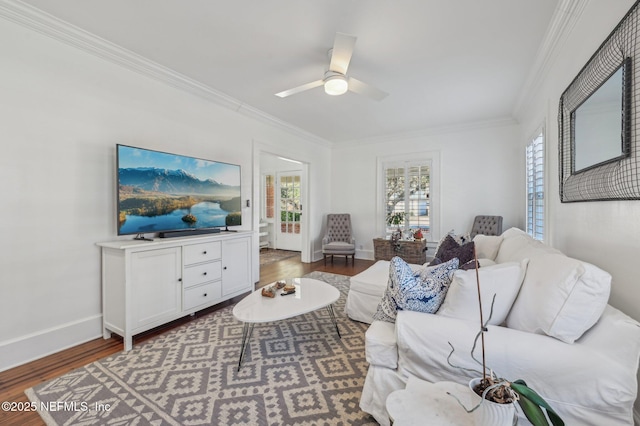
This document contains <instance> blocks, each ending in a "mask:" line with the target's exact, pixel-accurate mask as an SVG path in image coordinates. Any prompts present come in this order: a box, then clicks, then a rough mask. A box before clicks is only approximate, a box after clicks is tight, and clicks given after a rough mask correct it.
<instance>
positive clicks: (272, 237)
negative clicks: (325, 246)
mask: <svg viewBox="0 0 640 426" xmlns="http://www.w3.org/2000/svg"><path fill="white" fill-rule="evenodd" d="M254 149H255V151H254V155H255V157H254V165H255V166H254V167H255V168H254V170H257V171H258V173H257V174H256V175H254V176H255V177H254V178H255V179H256V180H255V181H254V182H255V186H254V189H255V192H254V199H255V200H256V203H255V204H254V214H255V216H254V217H255V218H256V224H255V226H256V228H254V229H258V230H259V231H258V233H259V235H260V239H259V244H260V245H259V252H260V253H266V252H267V249H268V250H273V249H276V250H286V251H294V252H296V253H297V254H298V255H299V256H300V260H301V261H302V262H305V263H307V262H310V261H311V260H310V259H311V247H310V242H309V236H308V233H309V224H308V223H307V217H306V216H307V215H306V211H305V210H306V205H307V203H308V201H307V200H308V197H309V187H308V182H309V180H308V175H309V165H308V164H307V163H305V162H302V161H298V160H295V159H293V158H289V157H285V156H283V155H278V154H276V153H275V152H273V151H271V149H269V150H268V151H267V148H266V147H265V146H261V144H259V143H256V145H255V146H254ZM280 254H283V255H284V254H286V253H280ZM262 257H264V256H262ZM260 260H262V259H260ZM256 263H258V262H256ZM257 266H258V265H257ZM258 267H259V266H258Z"/></svg>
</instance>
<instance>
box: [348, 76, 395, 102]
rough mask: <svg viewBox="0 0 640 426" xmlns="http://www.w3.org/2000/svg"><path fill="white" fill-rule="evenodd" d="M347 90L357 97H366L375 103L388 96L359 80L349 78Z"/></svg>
mask: <svg viewBox="0 0 640 426" xmlns="http://www.w3.org/2000/svg"><path fill="white" fill-rule="evenodd" d="M349 90H351V91H352V92H355V93H357V94H359V95H364V96H368V97H370V98H371V99H375V100H376V101H381V100H383V99H384V98H386V97H387V96H388V95H389V94H388V93H386V92H383V91H382V90H380V89H378V88H375V87H373V86H370V85H368V84H367V83H363V82H362V81H360V80H356V79H355V78H353V77H349Z"/></svg>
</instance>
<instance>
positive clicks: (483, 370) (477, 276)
mask: <svg viewBox="0 0 640 426" xmlns="http://www.w3.org/2000/svg"><path fill="white" fill-rule="evenodd" d="M473 260H474V262H475V265H474V266H475V267H476V284H477V286H478V306H480V339H481V345H482V379H483V380H486V379H487V364H486V360H485V357H484V319H483V318H482V296H481V295H480V274H479V272H478V255H477V253H476V246H475V244H474V245H473Z"/></svg>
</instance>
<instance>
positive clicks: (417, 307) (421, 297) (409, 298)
mask: <svg viewBox="0 0 640 426" xmlns="http://www.w3.org/2000/svg"><path fill="white" fill-rule="evenodd" d="M459 263H460V262H459V261H458V258H457V257H454V258H453V259H451V260H449V261H448V262H444V263H440V264H439V265H436V266H433V267H427V268H425V269H423V270H422V272H421V273H420V275H419V276H418V277H417V279H416V280H414V281H406V282H404V283H403V285H401V286H400V288H399V289H398V296H397V297H396V304H397V306H398V310H399V311H401V310H404V311H417V312H425V313H428V314H435V313H436V312H437V311H438V309H440V305H442V302H444V298H445V296H446V295H447V291H448V290H449V284H451V280H452V279H453V273H454V272H455V271H456V270H457V269H458V266H459Z"/></svg>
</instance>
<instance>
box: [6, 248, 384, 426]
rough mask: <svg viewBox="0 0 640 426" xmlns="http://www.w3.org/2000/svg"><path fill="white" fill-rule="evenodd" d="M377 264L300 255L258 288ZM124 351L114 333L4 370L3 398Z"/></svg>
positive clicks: (265, 274)
mask: <svg viewBox="0 0 640 426" xmlns="http://www.w3.org/2000/svg"><path fill="white" fill-rule="evenodd" d="M373 263H374V262H373V261H369V260H359V259H356V260H355V264H354V265H352V264H351V262H349V263H348V264H347V263H346V262H345V260H344V259H343V258H336V259H335V260H334V262H333V264H331V262H330V261H327V265H326V266H325V265H324V262H323V261H319V262H314V263H302V262H300V257H299V256H298V257H293V258H289V259H286V260H282V261H280V262H275V263H271V264H269V265H266V266H263V267H261V269H260V282H259V283H258V286H257V287H261V286H264V285H266V284H269V283H272V282H274V281H277V280H279V279H281V278H292V277H299V276H302V275H305V274H308V273H309V272H313V271H323V272H331V273H334V274H341V275H349V276H352V275H355V274H357V273H359V272H362V271H364V270H365V269H367V268H368V267H369V266H371V265H372V264H373ZM241 298H242V296H239V297H237V298H235V299H233V300H230V301H227V302H224V303H221V304H219V305H216V306H213V307H211V308H208V309H205V310H203V311H200V312H197V313H196V314H195V315H194V316H188V317H185V318H182V319H179V320H177V321H174V322H172V323H169V324H166V325H164V326H161V327H158V328H155V329H153V330H150V331H148V332H145V333H142V334H139V335H137V336H135V337H134V339H133V343H134V345H135V344H136V343H140V342H143V341H145V340H148V339H150V338H152V337H154V336H157V335H158V334H161V333H163V332H165V331H167V330H170V329H172V328H174V327H177V326H179V325H182V324H185V323H188V322H190V321H193V320H194V318H199V317H201V316H203V315H206V314H208V313H210V312H213V311H215V310H217V309H220V308H222V307H224V306H228V305H230V304H232V303H235V302H237V301H238V300H240V299H241ZM121 350H122V339H121V338H119V337H117V336H115V335H114V337H112V338H110V339H107V340H105V339H102V338H98V339H95V340H91V341H90V342H87V343H84V344H82V345H78V346H75V347H73V348H71V349H67V350H64V351H62V352H58V353H56V354H53V355H50V356H47V357H45V358H42V359H39V360H37V361H33V362H30V363H28V364H25V365H21V366H19V367H16V368H13V369H11V370H7V371H4V372H0V401H1V402H5V401H6V402H15V403H27V402H28V401H29V400H28V399H27V397H26V395H25V394H24V390H25V389H28V388H30V387H33V386H36V385H37V384H38V383H41V382H44V381H47V380H50V379H53V378H55V377H58V376H61V375H63V374H65V373H68V372H69V371H71V370H74V369H76V368H80V367H82V366H84V365H87V364H89V363H91V362H93V361H97V360H99V359H101V358H104V357H106V356H109V355H112V354H114V353H117V352H120V351H121ZM0 424H1V425H21V426H24V425H39V426H41V425H44V424H45V423H44V422H43V421H42V419H41V418H40V416H39V415H38V414H37V413H35V412H27V411H19V412H11V411H5V410H4V409H3V410H0Z"/></svg>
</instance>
